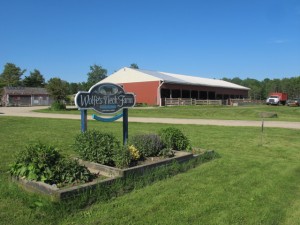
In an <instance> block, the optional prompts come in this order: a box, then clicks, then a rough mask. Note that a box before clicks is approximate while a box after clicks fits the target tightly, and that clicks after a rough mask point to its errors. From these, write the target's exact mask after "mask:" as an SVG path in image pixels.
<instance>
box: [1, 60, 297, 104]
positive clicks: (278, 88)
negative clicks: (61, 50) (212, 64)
mask: <svg viewBox="0 0 300 225" xmlns="http://www.w3.org/2000/svg"><path fill="white" fill-rule="evenodd" d="M130 67H131V68H134V69H139V67H138V65H137V64H136V63H132V64H131V65H130ZM25 72H26V69H21V68H20V67H18V66H16V65H15V64H13V63H6V64H5V65H4V69H3V72H2V73H1V74H0V88H3V87H5V86H10V87H18V86H23V87H45V88H47V90H48V91H49V93H50V94H51V95H52V96H53V97H54V99H56V100H58V101H61V100H63V99H64V98H65V97H66V96H67V95H71V94H75V93H77V92H78V91H88V90H89V89H90V87H92V86H93V85H94V84H96V83H98V82H99V81H100V80H102V79H104V78H106V77H107V70H106V69H105V68H103V67H102V66H100V65H96V64H94V65H92V66H90V68H89V71H88V72H87V74H86V75H87V80H86V81H85V82H78V83H74V82H67V81H64V80H62V79H60V78H59V77H53V78H51V79H49V80H48V81H47V82H46V81H45V78H44V76H43V74H41V72H40V71H39V70H37V69H34V70H33V71H30V72H29V75H28V76H25V77H24V78H22V76H23V75H24V73H25ZM222 80H225V81H228V82H231V83H235V84H238V85H242V86H245V87H248V88H250V91H249V97H250V98H251V99H255V100H259V99H266V98H267V97H268V95H269V93H271V92H285V93H288V95H289V98H296V97H300V76H297V77H291V78H282V79H269V78H265V79H264V80H262V81H259V80H256V79H252V78H246V79H244V80H243V79H240V78H239V77H234V78H232V79H230V78H225V77H224V78H222Z"/></svg>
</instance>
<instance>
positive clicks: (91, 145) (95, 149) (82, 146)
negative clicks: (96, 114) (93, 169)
mask: <svg viewBox="0 0 300 225" xmlns="http://www.w3.org/2000/svg"><path fill="white" fill-rule="evenodd" d="M74 147H75V151H76V152H77V153H78V154H79V156H80V157H81V158H82V159H84V160H88V161H92V162H97V163H101V164H105V165H114V162H113V155H114V153H115V152H116V150H118V149H119V148H120V143H119V141H118V140H117V139H116V138H115V136H114V135H113V134H110V133H105V132H100V131H97V130H88V131H86V132H83V133H80V134H78V135H77V136H76V137H75V146H74Z"/></svg>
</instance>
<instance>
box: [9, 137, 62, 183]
mask: <svg viewBox="0 0 300 225" xmlns="http://www.w3.org/2000/svg"><path fill="white" fill-rule="evenodd" d="M60 158H61V155H60V154H59V152H58V151H57V150H56V149H55V148H54V147H53V146H46V145H44V144H41V143H37V144H33V145H28V146H26V147H25V150H23V151H20V152H19V153H18V155H17V156H16V161H15V162H14V163H13V164H12V165H11V166H10V173H11V174H12V175H14V176H18V177H25V178H27V179H29V180H36V181H43V182H45V183H51V182H52V181H53V176H54V174H53V171H52V170H51V169H50V168H52V167H54V166H55V165H56V163H57V162H58V161H59V160H60Z"/></svg>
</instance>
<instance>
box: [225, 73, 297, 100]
mask: <svg viewBox="0 0 300 225" xmlns="http://www.w3.org/2000/svg"><path fill="white" fill-rule="evenodd" d="M222 80H225V81H228V82H231V83H235V84H238V85H242V86H244V87H248V88H250V91H249V98H251V99H255V100H263V99H266V98H267V97H268V96H269V93H271V92H285V93H287V94H288V96H289V98H300V76H297V77H291V78H282V79H269V78H265V79H264V80H262V81H259V80H256V79H251V78H247V79H244V80H242V79H240V78H239V77H235V78H232V79H228V78H223V79H222Z"/></svg>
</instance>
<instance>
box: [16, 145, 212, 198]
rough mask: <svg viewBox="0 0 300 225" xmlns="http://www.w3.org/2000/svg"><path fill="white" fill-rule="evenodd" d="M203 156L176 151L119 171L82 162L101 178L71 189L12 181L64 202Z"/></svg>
mask: <svg viewBox="0 0 300 225" xmlns="http://www.w3.org/2000/svg"><path fill="white" fill-rule="evenodd" d="M206 153H209V154H214V152H213V151H209V152H206ZM202 154H205V153H201V154H198V155H193V153H190V152H183V151H175V155H174V157H172V158H161V159H157V158H153V160H152V159H151V158H149V159H148V160H146V161H144V162H143V164H142V165H137V166H134V167H131V168H126V169H119V168H114V167H109V166H105V165H101V164H97V163H93V162H87V161H82V160H80V162H81V163H82V164H84V165H85V166H86V167H87V168H88V169H89V170H90V171H91V172H93V173H99V175H100V176H101V177H100V178H97V179H95V180H93V181H92V182H88V183H85V184H80V185H76V186H71V187H63V188H57V187H56V186H55V185H49V184H46V183H43V182H36V181H29V180H26V179H23V178H14V177H13V178H12V179H13V181H15V182H17V183H18V184H19V185H20V186H21V187H23V188H24V189H25V190H27V191H31V192H37V193H40V194H44V195H47V196H49V197H50V198H51V199H52V200H64V199H68V198H70V197H75V196H77V195H80V194H82V193H85V192H87V191H96V190H97V189H98V188H99V191H101V186H107V185H111V184H112V183H113V182H115V181H117V180H118V179H121V178H126V177H127V176H129V175H130V174H143V173H144V172H145V171H148V170H151V169H154V168H157V167H161V166H164V165H168V164H170V163H173V162H178V163H183V162H186V161H189V160H191V159H193V158H195V157H198V156H201V155H202Z"/></svg>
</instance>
